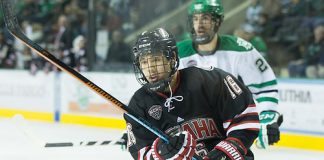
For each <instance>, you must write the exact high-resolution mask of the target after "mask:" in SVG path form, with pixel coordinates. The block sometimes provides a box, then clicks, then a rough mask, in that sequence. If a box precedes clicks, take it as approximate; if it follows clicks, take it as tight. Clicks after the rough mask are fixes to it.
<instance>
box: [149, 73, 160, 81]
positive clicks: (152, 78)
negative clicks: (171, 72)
mask: <svg viewBox="0 0 324 160" xmlns="http://www.w3.org/2000/svg"><path fill="white" fill-rule="evenodd" d="M158 80H159V77H158V75H155V74H154V75H150V81H151V82H156V81H158Z"/></svg>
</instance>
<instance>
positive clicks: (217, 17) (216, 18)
mask: <svg viewBox="0 0 324 160" xmlns="http://www.w3.org/2000/svg"><path fill="white" fill-rule="evenodd" d="M194 14H210V15H211V16H212V21H213V22H215V25H214V27H213V28H212V29H211V30H210V31H209V32H208V33H206V34H204V35H200V36H198V35H197V34H196V32H195V29H194V25H193V16H194ZM188 15H189V16H188V27H189V30H190V33H191V36H192V39H193V41H194V42H195V43H197V44H206V43H209V42H210V41H211V40H212V39H213V38H214V35H215V34H216V33H217V31H218V28H219V27H220V24H221V23H222V21H223V19H224V9H223V6H222V4H221V2H220V0H194V1H193V3H192V4H191V5H190V7H189V10H188Z"/></svg>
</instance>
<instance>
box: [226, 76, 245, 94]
mask: <svg viewBox="0 0 324 160" xmlns="http://www.w3.org/2000/svg"><path fill="white" fill-rule="evenodd" d="M224 83H225V85H226V87H227V88H228V91H229V92H230V94H231V96H232V98H233V99H235V98H236V95H240V94H242V92H243V91H242V89H241V88H240V86H239V85H238V84H237V83H236V82H235V81H234V79H233V78H232V77H231V76H230V75H228V76H226V78H225V79H224Z"/></svg>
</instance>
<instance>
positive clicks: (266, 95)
mask: <svg viewBox="0 0 324 160" xmlns="http://www.w3.org/2000/svg"><path fill="white" fill-rule="evenodd" d="M239 61H240V62H238V63H237V67H238V69H237V70H238V77H240V78H241V79H242V81H243V83H244V84H245V85H246V86H248V88H249V89H250V91H251V92H252V94H253V96H254V99H255V100H256V103H257V109H258V112H259V113H261V112H262V111H267V110H274V111H277V110H278V109H277V106H278V102H279V95H278V86H277V79H276V76H275V74H274V72H273V70H272V69H271V67H270V65H269V64H268V63H267V61H266V60H265V59H264V58H263V57H262V56H261V54H260V53H259V52H258V51H257V50H256V49H252V50H251V51H249V52H247V53H245V54H242V55H241V57H240V60H239Z"/></svg>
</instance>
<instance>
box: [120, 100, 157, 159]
mask: <svg viewBox="0 0 324 160" xmlns="http://www.w3.org/2000/svg"><path fill="white" fill-rule="evenodd" d="M139 102H140V101H139V99H138V98H135V97H134V96H133V98H132V99H131V101H130V103H129V107H131V108H132V109H133V110H135V111H136V112H137V113H138V114H139V116H141V117H143V118H144V117H145V115H144V110H143V109H141V108H142V107H141V104H140V103H139ZM124 119H125V120H126V129H127V148H128V150H129V152H130V153H131V155H132V157H133V158H134V159H138V160H144V159H151V157H152V154H151V145H152V143H153V141H154V140H155V139H156V138H157V136H156V135H154V134H153V133H152V132H150V131H148V130H147V129H146V128H145V127H143V126H141V125H140V124H138V123H137V122H136V121H134V120H133V119H131V118H130V117H129V116H127V115H126V114H124Z"/></svg>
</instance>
